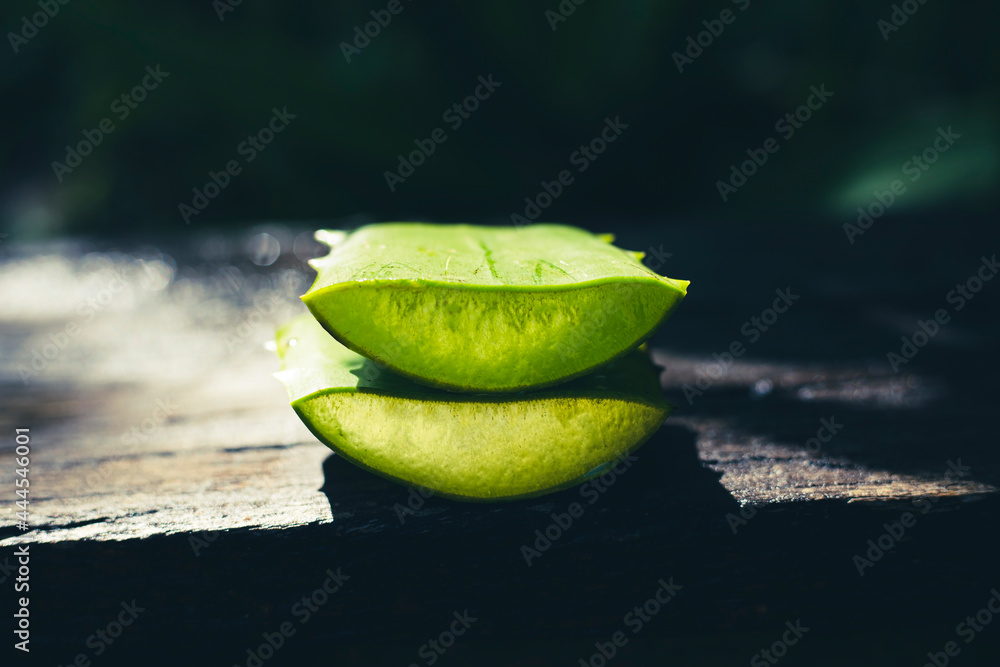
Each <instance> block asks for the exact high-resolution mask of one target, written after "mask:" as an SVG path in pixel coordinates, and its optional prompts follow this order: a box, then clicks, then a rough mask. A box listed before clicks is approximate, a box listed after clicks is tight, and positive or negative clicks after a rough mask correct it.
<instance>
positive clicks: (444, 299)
mask: <svg viewBox="0 0 1000 667" xmlns="http://www.w3.org/2000/svg"><path fill="white" fill-rule="evenodd" d="M316 238H317V239H319V240H320V241H322V242H324V243H326V244H327V245H329V246H331V251H330V253H329V254H328V255H327V256H325V257H321V258H318V259H315V260H312V262H311V264H312V266H313V267H314V268H315V269H316V271H317V272H318V276H317V278H316V282H315V283H314V284H313V286H312V288H311V289H310V290H309V291H308V292H307V293H306V294H305V295H304V296H303V297H302V300H303V301H304V302H305V303H306V305H307V306H308V307H309V310H310V311H311V312H312V313H313V315H314V316H315V317H316V319H317V320H318V321H319V322H320V323H321V324H322V325H323V327H324V328H326V330H327V331H329V332H330V334H332V335H333V336H334V337H335V338H336V339H337V340H339V341H340V342H341V343H343V344H344V345H345V346H347V347H348V348H350V349H352V350H354V351H355V352H357V353H359V354H361V355H362V356H365V357H368V358H369V359H373V360H375V361H377V362H379V363H380V364H382V365H385V366H387V367H389V368H391V369H392V370H393V371H395V372H397V373H400V374H402V375H405V376H407V377H409V378H411V379H413V380H416V381H417V382H421V383H423V384H427V385H430V386H435V387H442V388H445V389H450V390H452V391H473V392H510V391H523V390H527V389H534V388H539V387H544V386H548V385H552V384H555V383H557V382H560V381H563V380H566V379H569V378H572V377H576V376H578V375H582V374H584V373H586V372H588V371H590V370H591V369H594V368H596V367H598V366H601V365H602V364H605V363H607V362H608V361H610V360H611V359H615V358H617V357H619V356H621V355H622V354H624V353H626V352H627V351H629V350H631V349H633V348H635V347H637V346H638V345H639V344H640V343H642V342H643V341H644V340H646V339H647V338H648V337H649V336H650V335H651V334H652V333H653V331H655V330H656V328H657V327H658V326H659V325H660V324H661V323H662V322H663V321H664V320H665V319H666V318H667V317H668V316H669V315H670V314H671V313H672V312H673V310H674V308H676V307H677V305H678V304H679V303H680V301H681V299H682V298H683V297H684V295H685V294H686V290H687V286H688V281H686V280H673V279H670V278H665V277H663V276H660V275H657V274H656V273H654V272H653V271H651V270H650V269H648V268H646V267H645V266H643V265H642V263H641V262H640V261H639V259H640V258H641V253H634V252H628V251H625V250H621V249H620V248H616V247H615V246H613V245H611V243H610V241H611V238H610V237H608V236H597V235H595V234H591V233H589V232H586V231H584V230H581V229H578V228H575V227H569V226H566V225H549V224H536V225H531V226H527V227H523V228H517V227H484V226H474V225H435V224H420V223H386V224H378V225H369V226H367V227H362V228H360V229H358V230H357V231H355V232H352V233H349V234H348V233H345V232H334V231H325V230H324V231H319V232H317V233H316Z"/></svg>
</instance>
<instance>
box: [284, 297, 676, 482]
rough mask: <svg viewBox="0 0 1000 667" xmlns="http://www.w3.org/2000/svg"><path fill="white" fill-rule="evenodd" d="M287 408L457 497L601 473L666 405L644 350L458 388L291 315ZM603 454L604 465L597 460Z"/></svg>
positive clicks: (392, 474) (366, 458)
mask: <svg viewBox="0 0 1000 667" xmlns="http://www.w3.org/2000/svg"><path fill="white" fill-rule="evenodd" d="M277 350H278V354H279V356H280V357H281V368H282V370H281V371H280V372H278V373H276V377H277V378H278V379H280V380H281V381H282V382H284V384H285V386H286V388H287V389H288V394H289V398H290V400H291V404H292V407H293V408H294V409H295V412H296V413H298V415H299V417H300V418H301V419H302V421H303V422H304V423H305V424H306V426H308V427H309V429H310V430H311V431H312V432H313V434H314V435H315V436H316V437H317V438H319V439H320V440H321V441H322V442H324V443H325V444H326V445H327V446H329V447H330V448H331V449H333V450H334V451H336V452H337V453H338V454H340V455H341V456H343V457H344V458H346V459H347V460H349V461H351V462H353V463H355V464H357V465H358V466H361V467H362V468H365V469H367V470H369V471H371V472H375V473H378V474H379V475H382V476H383V477H386V478H388V479H391V480H394V481H397V482H402V483H405V484H410V485H415V486H421V487H424V488H427V489H430V490H432V491H434V492H436V493H438V494H440V495H444V496H448V497H452V498H456V499H460V500H503V499H514V498H519V497H526V496H533V495H540V494H543V493H547V492H550V491H555V490H558V489H560V488H564V487H567V486H571V485H573V484H576V483H579V482H582V481H584V480H586V479H587V478H589V477H590V476H593V475H599V474H601V473H602V472H604V470H605V469H606V466H607V465H610V464H612V463H614V462H615V460H616V459H617V457H620V456H623V455H624V454H626V453H628V452H630V451H632V450H634V449H635V448H636V447H638V446H639V445H641V444H642V443H643V442H645V440H646V439H647V438H649V436H651V435H652V434H653V433H654V432H655V431H656V430H657V428H659V426H660V424H661V423H662V422H663V420H664V419H665V418H666V417H667V416H668V415H669V414H670V411H671V406H670V404H669V403H666V402H665V401H664V400H663V398H662V395H661V390H660V385H659V378H658V375H657V373H656V369H655V367H654V366H653V364H652V363H651V362H650V360H649V357H648V355H646V354H645V353H643V352H642V351H639V350H636V351H633V352H631V353H630V354H628V355H626V356H624V357H622V358H621V359H618V360H616V361H614V362H612V363H611V364H609V365H608V366H606V367H605V368H602V369H600V370H599V371H597V372H595V373H592V374H590V375H587V376H586V377H583V378H580V379H577V380H574V381H572V382H567V383H564V384H561V385H559V386H557V387H552V388H550V389H545V390H542V391H538V392H534V393H531V394H521V395H509V396H494V395H488V394H479V395H472V394H457V393H448V392H443V391H440V390H436V389H431V388H428V387H424V386H421V385H419V384H416V383H414V382H411V381H409V380H407V379H405V378H402V377H400V376H398V375H395V374H393V373H391V372H389V371H387V370H384V369H381V368H379V367H378V366H376V365H375V364H374V363H373V362H372V361H370V360H368V359H365V358H364V357H361V356H360V355H358V354H356V353H354V352H352V351H350V350H348V349H347V348H345V347H343V346H342V345H340V344H339V343H337V342H336V341H335V340H333V339H332V338H331V337H330V336H329V335H328V334H327V333H326V332H325V331H324V330H323V329H322V328H321V327H320V326H319V324H317V323H316V322H315V321H314V320H313V318H312V317H310V316H309V315H302V316H299V317H297V318H295V319H293V320H292V321H290V322H289V323H288V324H286V325H285V327H284V328H283V329H281V331H279V332H278V336H277ZM602 466H603V467H602Z"/></svg>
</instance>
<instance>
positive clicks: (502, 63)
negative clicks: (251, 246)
mask: <svg viewBox="0 0 1000 667" xmlns="http://www.w3.org/2000/svg"><path fill="white" fill-rule="evenodd" d="M45 1H47V2H48V1H49V0H45ZM220 1H221V0H217V2H216V3H214V4H213V2H212V1H211V0H197V1H194V0H188V1H186V2H175V3H152V4H142V3H133V2H124V1H122V0H105V1H102V2H97V1H96V0H92V1H85V0H69V2H68V4H66V5H59V6H58V7H59V11H58V13H57V14H56V15H55V16H53V17H51V18H49V19H47V24H46V25H44V26H43V27H41V28H39V29H38V30H37V34H35V35H34V36H33V37H31V38H30V39H27V40H26V42H23V43H20V44H19V45H18V49H17V53H15V52H14V46H13V45H12V42H19V41H20V40H18V39H16V38H12V37H11V34H12V33H13V34H22V32H23V30H24V23H23V21H24V17H26V16H28V17H30V16H31V15H33V14H35V13H37V12H38V11H40V10H39V6H38V4H36V2H29V1H27V0H12V1H9V2H6V3H4V5H3V8H2V9H0V28H2V29H3V31H4V33H5V35H6V39H5V43H4V45H3V47H2V48H0V60H2V62H3V66H2V69H0V90H2V94H3V100H4V104H3V110H2V112H0V113H2V114H3V115H4V120H5V122H4V125H3V127H4V132H3V135H4V136H3V139H2V141H0V170H2V180H0V224H2V225H3V227H4V228H5V229H6V230H8V231H10V232H11V233H12V234H13V235H14V236H16V237H37V236H45V235H52V234H60V233H66V232H100V233H128V232H138V231H143V230H148V229H157V230H160V231H163V230H175V231H176V232H177V233H184V232H185V230H189V229H191V227H189V226H186V225H185V223H184V220H183V219H182V217H181V215H180V213H179V212H178V206H179V204H181V203H191V201H192V197H193V193H192V188H195V187H199V188H200V187H203V186H204V185H205V183H206V182H207V181H208V180H209V171H216V172H218V171H219V170H222V169H224V168H225V165H226V163H227V161H229V160H233V159H237V160H241V159H242V158H241V156H240V154H239V152H238V148H237V147H238V146H239V145H240V143H241V142H243V141H244V140H246V138H247V136H248V135H250V134H252V133H256V132H257V131H258V130H259V129H261V128H262V127H264V126H265V124H266V123H267V122H268V119H269V118H270V117H271V114H272V108H275V107H277V108H278V109H281V108H283V107H287V108H288V110H289V111H290V112H292V113H294V114H296V116H297V117H296V118H295V120H294V121H292V122H291V124H290V125H289V127H288V129H286V130H285V131H284V132H282V133H281V134H279V135H277V136H276V138H275V140H274V141H273V143H271V144H269V145H268V146H267V147H266V150H264V151H263V152H261V153H260V154H259V155H258V156H257V157H256V159H255V160H254V161H253V162H252V163H248V164H247V163H243V169H242V171H241V173H240V174H238V175H237V176H235V177H233V178H232V180H231V182H230V184H229V185H228V187H226V188H224V189H223V190H222V191H221V192H220V193H219V194H218V196H217V197H215V198H214V199H213V200H212V201H211V202H210V203H209V205H208V207H207V208H206V209H205V210H204V211H203V212H202V213H200V214H199V215H198V216H196V217H194V218H193V219H192V221H191V225H193V226H206V225H226V224H242V223H245V222H247V221H254V220H267V219H275V218H280V219H331V218H333V219H336V218H344V217H348V216H360V217H359V219H361V218H366V219H380V220H384V219H406V218H422V219H435V220H472V221H477V222H489V221H499V222H502V221H507V220H509V216H510V214H511V213H514V212H523V211H524V208H525V202H524V199H525V197H534V196H535V195H536V194H537V193H538V192H539V191H540V190H541V186H540V182H541V181H542V180H546V181H551V180H553V179H555V178H556V177H557V175H558V173H559V172H560V170H563V169H567V168H570V163H569V158H570V154H571V153H573V151H575V150H577V149H578V148H579V146H580V145H581V144H584V143H586V142H589V141H590V140H591V139H592V138H594V137H596V136H598V133H599V132H600V130H601V127H602V125H603V123H604V118H605V117H609V116H610V117H612V118H614V117H615V116H620V118H621V120H622V122H625V123H627V124H628V125H629V129H628V130H626V131H625V133H624V134H623V135H622V136H621V137H620V139H619V140H618V141H616V142H615V143H614V144H612V145H610V146H609V147H608V149H607V151H606V152H605V153H604V154H602V155H601V156H600V157H599V159H598V160H596V161H595V162H593V164H591V165H590V166H589V168H588V169H587V171H586V172H584V173H578V174H576V178H575V181H574V183H573V184H572V185H570V186H568V187H566V188H565V191H564V192H563V194H562V195H561V196H560V197H558V198H557V199H556V201H555V202H553V203H552V205H551V206H550V207H548V208H547V209H546V210H545V211H544V214H543V216H542V217H543V218H545V219H551V220H560V221H569V222H575V221H581V220H584V219H588V218H596V217H602V218H605V219H606V218H608V217H614V218H616V219H617V218H628V219H631V220H657V221H660V220H664V219H667V220H669V219H671V218H677V217H682V216H684V217H692V216H694V217H705V218H709V217H711V218H722V219H726V220H732V221H734V222H743V221H752V220H755V219H765V218H768V219H773V218H787V219H802V220H809V221H827V222H835V223H840V222H844V221H849V220H852V219H853V218H852V215H851V214H852V211H854V210H855V208H856V207H857V206H858V205H861V204H864V203H866V202H868V201H870V200H871V199H872V192H873V190H874V189H877V188H879V187H886V186H887V184H888V183H889V182H891V180H892V179H893V178H895V177H896V174H897V173H898V172H899V170H900V168H901V165H903V164H904V163H905V162H906V161H907V160H909V159H910V158H911V156H912V155H914V154H917V153H919V152H920V151H922V150H924V149H925V148H926V147H927V146H928V145H930V142H931V141H932V140H933V138H934V136H935V132H936V131H937V128H938V127H946V126H952V127H953V128H954V131H955V132H958V133H960V134H961V135H962V137H961V139H960V140H959V141H958V142H956V144H955V146H954V147H953V150H950V151H949V152H948V153H946V154H944V155H942V156H941V159H940V161H939V162H938V163H937V164H935V165H934V166H933V168H932V169H929V170H928V171H927V172H926V174H925V175H924V176H923V177H922V178H921V180H920V182H917V183H913V184H912V186H911V187H910V190H909V191H908V192H907V195H906V196H905V197H904V198H901V199H900V202H899V203H900V206H899V207H898V208H897V209H894V211H893V214H897V213H902V212H910V213H913V212H937V211H944V210H948V211H950V212H952V213H954V212H956V211H958V212H968V213H978V214H982V213H983V212H988V211H990V210H991V207H992V206H993V205H994V203H995V197H996V187H995V184H996V182H997V176H998V161H1000V160H998V144H997V139H998V137H997V119H998V118H1000V100H998V90H997V87H996V84H997V72H998V71H1000V51H998V49H997V46H996V38H995V32H996V26H997V25H998V21H997V19H998V18H1000V6H997V5H992V4H981V5H976V6H974V7H973V6H971V5H956V4H949V3H945V2H941V1H940V0H929V1H927V2H925V3H924V4H923V5H919V9H918V10H917V11H916V13H914V14H913V15H912V16H909V17H908V19H907V21H906V23H905V24H903V25H902V26H901V27H900V29H899V30H898V31H894V32H892V33H891V34H890V35H889V39H888V40H885V39H883V35H882V33H881V32H880V29H879V27H878V25H877V22H878V21H879V20H880V19H886V20H888V19H889V17H890V15H891V13H892V11H893V8H892V3H889V2H884V3H883V2H875V3H870V2H868V3H866V2H860V1H857V0H855V1H853V2H833V1H832V0H828V1H825V2H813V3H800V2H791V1H788V0H786V1H782V2H772V3H763V2H759V0H750V1H749V2H747V0H740V1H739V2H738V3H734V2H730V0H724V1H722V0H720V1H718V2H715V3H694V2H670V3H663V2H654V1H653V0H621V1H619V2H613V3H611V2H598V1H597V0H590V1H589V2H585V3H583V4H582V5H580V6H577V7H576V8H575V11H573V13H572V14H571V15H569V16H568V17H567V19H566V20H565V21H561V22H559V23H558V24H556V29H555V30H553V29H552V27H551V26H550V20H549V19H548V18H547V17H546V14H545V12H546V10H557V8H558V7H559V3H558V2H557V1H556V0H549V1H548V2H541V3H538V2H521V3H513V2H498V1H492V0H491V1H487V2H476V3H455V4H451V3H448V4H445V5H444V6H441V5H437V4H432V3H429V2H421V1H420V0H417V1H415V2H411V1H410V0H401V3H402V4H401V6H402V8H403V10H402V12H401V13H399V14H397V15H394V16H392V20H391V23H389V25H387V26H385V27H384V28H382V29H381V31H380V34H378V35H377V36H376V37H374V38H372V39H371V42H370V44H369V45H368V46H366V47H364V48H363V49H361V50H360V53H355V54H354V55H353V56H352V57H351V62H350V63H348V62H347V60H346V58H345V55H344V52H343V51H344V50H343V47H342V46H341V44H342V43H344V42H350V41H351V40H352V39H353V38H354V28H355V26H361V25H363V24H365V23H366V22H368V21H371V20H372V17H371V15H370V12H371V11H376V12H377V11H379V10H383V9H385V7H386V2H382V1H381V0H374V1H371V2H360V1H357V0H351V1H347V2H340V3H306V4H299V3H292V4H282V3H277V2H262V1H256V0H244V1H243V2H242V3H241V4H239V5H236V6H233V7H232V11H228V12H226V13H225V14H224V15H223V18H224V20H220V18H219V16H218V13H217V8H218V6H219V4H218V3H219V2H220ZM52 2H53V3H54V0H52ZM744 3H746V4H748V6H747V7H746V10H745V11H740V9H739V7H738V5H739V4H744ZM564 5H568V0H567V2H566V3H564ZM726 8H729V9H731V10H732V11H733V13H734V15H735V20H734V21H732V23H731V24H729V25H726V26H725V27H724V30H723V32H722V34H720V35H718V36H716V37H714V38H713V43H712V44H710V45H709V46H707V47H705V48H704V52H703V53H701V54H700V55H699V56H697V57H696V58H694V59H693V62H692V63H689V64H688V65H686V66H685V67H684V71H683V73H680V72H678V68H677V66H676V64H675V59H674V57H673V56H672V54H674V53H675V52H683V51H684V49H685V48H686V47H687V43H686V40H687V38H688V36H697V33H699V32H701V31H704V30H706V27H705V26H704V25H703V23H702V22H703V21H712V20H714V19H717V18H718V17H719V14H720V12H721V11H722V10H723V9H726ZM29 20H30V19H29ZM156 65H160V66H161V67H162V69H163V70H164V71H167V72H169V73H170V74H169V77H167V78H166V79H165V80H164V81H163V82H162V83H161V84H160V85H159V86H158V87H156V88H155V89H154V90H152V91H150V92H149V93H148V97H147V99H145V100H144V101H143V102H141V103H139V104H138V105H136V108H135V109H134V110H130V113H129V115H128V117H127V118H124V119H121V120H119V119H118V117H116V116H115V114H114V113H112V111H111V108H112V104H113V103H114V101H115V99H116V98H118V97H119V96H120V95H122V94H123V93H126V92H127V91H128V90H130V89H131V88H132V87H134V86H135V85H137V84H139V83H140V82H141V80H142V78H143V76H144V74H145V71H144V70H145V68H146V67H147V66H154V67H155V66H156ZM489 74H492V75H493V77H494V78H495V79H496V80H497V81H500V82H501V83H502V85H501V87H500V88H499V89H498V90H497V91H496V92H495V93H494V94H493V95H492V96H490V98H489V99H488V100H486V101H484V102H482V104H481V106H480V108H479V109H478V110H477V111H475V112H474V113H472V114H470V117H469V118H468V119H467V120H465V121H464V122H463V124H462V126H461V127H460V128H458V129H456V130H454V131H453V130H451V129H450V128H449V127H448V126H447V124H446V123H445V122H444V121H443V120H442V113H443V112H444V111H446V110H447V109H448V108H449V107H451V106H452V105H453V104H455V103H457V102H460V101H461V100H462V99H463V98H465V97H466V96H468V95H470V94H472V92H473V90H474V89H475V87H476V85H477V77H478V76H480V75H483V76H486V75H489ZM820 84H825V85H826V87H827V88H828V89H829V90H830V91H833V93H834V96H833V97H832V98H831V99H830V100H829V101H828V102H827V103H826V104H825V105H824V106H823V107H822V108H821V109H819V110H818V111H816V112H815V113H814V115H813V117H812V118H811V119H810V120H809V121H808V122H807V123H805V124H804V125H803V127H802V128H801V129H799V130H797V131H796V132H795V135H794V136H793V137H791V138H789V139H788V140H787V141H784V140H780V142H779V143H780V150H778V152H776V153H774V154H773V155H771V156H770V157H769V159H768V162H767V163H766V164H765V165H763V166H761V167H760V168H759V170H758V172H757V173H756V174H755V175H754V176H752V177H751V178H749V179H748V182H747V183H746V185H744V186H743V187H741V188H739V190H738V192H737V193H736V194H733V195H732V196H731V197H729V198H728V202H725V203H724V202H723V201H722V200H721V198H720V196H719V193H718V190H717V185H716V182H717V181H719V180H720V179H726V178H728V176H729V172H730V165H732V164H734V163H739V162H741V161H743V160H745V159H747V157H746V151H747V150H748V149H756V148H759V147H760V146H761V144H762V143H763V142H764V141H765V139H767V138H768V137H772V136H774V137H778V136H780V135H778V134H777V133H776V132H775V127H774V125H775V121H777V120H778V119H780V118H781V117H782V116H784V115H785V114H786V113H789V112H794V110H795V109H796V107H798V106H799V105H801V104H803V103H804V102H805V100H806V98H807V97H808V95H809V89H810V86H813V85H817V86H818V85H820ZM105 117H110V118H112V120H113V121H114V125H115V129H114V131H113V132H112V133H110V134H107V135H106V136H104V137H103V141H102V142H101V144H100V145H98V146H97V147H95V149H94V151H93V154H91V155H89V156H88V157H86V158H85V159H83V160H82V163H81V164H80V166H79V167H76V168H75V169H73V171H72V172H71V173H64V174H63V178H62V182H60V181H59V179H58V178H57V176H56V174H55V173H54V170H53V166H52V163H53V161H56V160H58V161H64V160H65V159H66V146H67V145H75V144H76V143H77V142H79V141H80V140H81V139H82V138H83V134H82V133H83V132H84V131H85V130H94V128H97V127H98V124H99V122H100V121H101V119H102V118H105ZM438 127H442V128H444V129H445V130H446V132H447V136H448V139H447V141H446V142H445V143H443V144H441V145H439V146H437V149H436V150H435V152H434V154H433V155H430V156H429V157H428V158H427V159H426V163H425V164H423V165H422V166H420V167H419V168H417V169H416V171H415V173H414V174H413V175H412V176H411V177H409V178H407V179H406V181H405V182H404V183H402V184H399V185H398V187H397V188H396V190H395V192H390V190H389V188H388V187H387V185H386V180H385V176H384V172H385V171H386V170H395V169H396V168H397V165H398V159H397V155H399V154H401V153H408V152H409V151H411V150H413V149H414V143H413V142H414V140H416V139H421V140H423V139H426V138H428V137H429V136H430V135H431V133H432V131H433V130H434V129H435V128H438ZM656 224H661V223H660V222H657V223H656Z"/></svg>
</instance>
